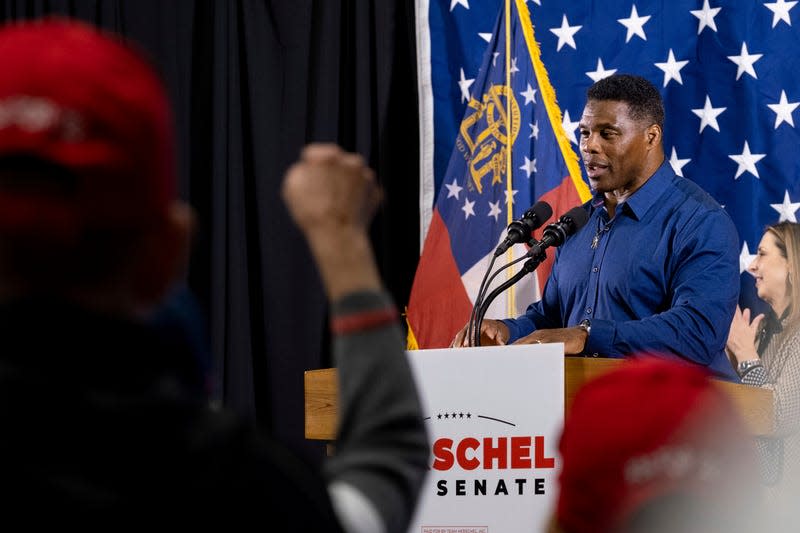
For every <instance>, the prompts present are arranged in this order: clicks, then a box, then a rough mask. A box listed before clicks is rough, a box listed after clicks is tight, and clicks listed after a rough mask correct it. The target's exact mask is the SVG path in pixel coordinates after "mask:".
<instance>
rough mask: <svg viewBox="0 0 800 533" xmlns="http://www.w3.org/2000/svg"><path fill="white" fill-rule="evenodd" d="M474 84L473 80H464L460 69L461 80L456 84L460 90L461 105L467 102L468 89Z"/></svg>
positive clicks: (462, 70)
mask: <svg viewBox="0 0 800 533" xmlns="http://www.w3.org/2000/svg"><path fill="white" fill-rule="evenodd" d="M474 82H475V78H472V79H471V80H468V79H466V77H465V76H464V69H463V68H462V69H461V80H459V82H458V87H459V88H460V89H461V103H464V102H469V88H470V86H471V85H472V84H473V83H474Z"/></svg>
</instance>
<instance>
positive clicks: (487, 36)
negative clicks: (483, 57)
mask: <svg viewBox="0 0 800 533" xmlns="http://www.w3.org/2000/svg"><path fill="white" fill-rule="evenodd" d="M478 37H480V38H481V39H483V40H484V41H486V42H487V43H489V42H491V41H492V34H491V33H479V34H478Z"/></svg>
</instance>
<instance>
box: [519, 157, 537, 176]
mask: <svg viewBox="0 0 800 533" xmlns="http://www.w3.org/2000/svg"><path fill="white" fill-rule="evenodd" d="M519 169H520V170H524V171H525V173H526V174H527V175H528V178H530V177H531V174H533V173H534V172H536V158H535V157H534V158H533V161H531V160H530V159H528V156H527V155H526V156H525V162H524V163H523V164H522V166H521V167H519Z"/></svg>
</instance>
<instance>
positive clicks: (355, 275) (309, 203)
mask: <svg viewBox="0 0 800 533" xmlns="http://www.w3.org/2000/svg"><path fill="white" fill-rule="evenodd" d="M281 192H282V195H283V200H284V202H285V203H286V207H287V208H288V210H289V214H290V215H291V216H292V218H293V219H294V221H295V223H296V224H297V225H298V227H299V228H300V230H301V231H302V232H303V234H304V235H305V237H306V240H307V241H308V244H309V247H310V249H311V253H312V254H313V255H314V259H315V261H316V264H317V268H318V269H319V272H320V275H321V277H322V281H323V283H324V285H325V290H326V291H327V293H328V298H329V299H330V300H335V299H337V298H339V297H341V296H343V295H344V294H346V293H349V292H353V291H357V290H375V289H379V288H380V287H381V279H380V276H379V273H378V269H377V266H376V265H375V259H374V256H373V254H372V245H371V243H370V240H369V235H368V233H367V231H368V227H369V223H370V221H371V220H372V216H373V215H374V214H375V210H376V209H377V206H378V204H379V202H380V198H381V191H380V188H379V187H378V185H377V183H376V181H375V176H374V174H373V172H372V170H370V169H369V168H367V166H366V164H365V162H364V159H363V158H362V157H361V156H360V155H357V154H351V153H347V152H344V151H342V149H341V148H339V147H338V146H336V145H332V144H311V145H309V146H307V147H306V148H305V149H304V150H303V152H302V154H301V156H300V159H299V161H298V162H297V163H295V164H294V165H292V167H291V168H290V169H289V170H288V171H287V172H286V176H285V178H284V181H283V188H282V191H281Z"/></svg>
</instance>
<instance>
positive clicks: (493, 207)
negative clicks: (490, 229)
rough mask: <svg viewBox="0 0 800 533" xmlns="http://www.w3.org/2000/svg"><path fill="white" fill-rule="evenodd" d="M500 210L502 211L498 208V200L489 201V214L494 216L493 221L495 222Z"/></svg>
mask: <svg viewBox="0 0 800 533" xmlns="http://www.w3.org/2000/svg"><path fill="white" fill-rule="evenodd" d="M502 212H503V211H502V210H501V209H500V200H497V201H496V202H489V216H490V217H494V221H495V222H497V217H499V216H500V214H501V213H502Z"/></svg>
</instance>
